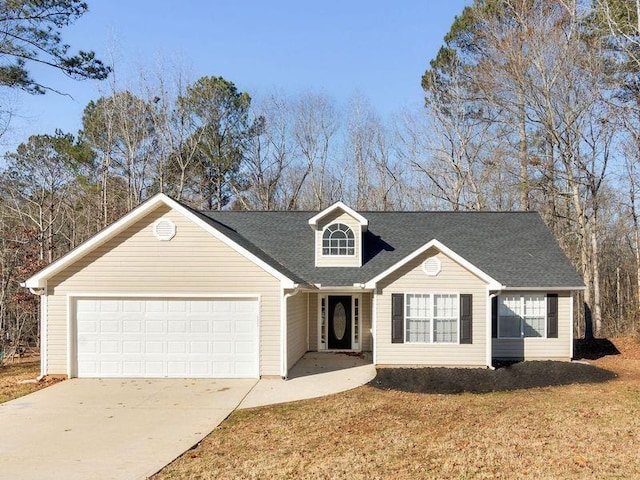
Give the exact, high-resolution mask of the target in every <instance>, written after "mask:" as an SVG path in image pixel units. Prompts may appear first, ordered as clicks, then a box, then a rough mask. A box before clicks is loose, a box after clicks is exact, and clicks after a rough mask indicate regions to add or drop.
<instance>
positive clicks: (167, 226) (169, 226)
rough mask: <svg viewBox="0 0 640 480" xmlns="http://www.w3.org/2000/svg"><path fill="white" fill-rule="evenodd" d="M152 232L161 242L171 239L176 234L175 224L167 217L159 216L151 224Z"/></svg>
mask: <svg viewBox="0 0 640 480" xmlns="http://www.w3.org/2000/svg"><path fill="white" fill-rule="evenodd" d="M153 234H154V235H155V236H156V238H157V239H158V240H161V241H163V242H166V241H168V240H171V239H172V238H173V237H175V236H176V224H175V223H173V222H172V221H171V220H169V219H168V218H161V219H160V220H158V221H157V222H156V223H155V224H154V225H153Z"/></svg>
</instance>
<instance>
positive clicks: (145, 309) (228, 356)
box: [76, 299, 258, 378]
mask: <svg viewBox="0 0 640 480" xmlns="http://www.w3.org/2000/svg"><path fill="white" fill-rule="evenodd" d="M103 305H104V308H103ZM257 312H258V302H257V301H256V300H244V299H243V300H238V299H229V300H227V299H223V300H217V299H216V300H205V299H202V300H190V299H158V300H155V299H153V300H145V299H121V300H120V299H119V300H116V299H106V300H105V299H79V300H78V301H77V302H76V319H77V322H76V323H77V355H78V362H77V373H78V376H80V377H186V378H188V377H228V378H229V377H257V376H258V313H257Z"/></svg>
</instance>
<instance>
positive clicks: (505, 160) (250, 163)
mask: <svg viewBox="0 0 640 480" xmlns="http://www.w3.org/2000/svg"><path fill="white" fill-rule="evenodd" d="M639 10H640V0H597V1H594V2H591V1H586V0H484V1H480V0H477V1H476V2H474V4H473V5H472V6H470V7H467V8H466V9H465V10H464V11H463V12H461V14H460V16H459V17H458V18H457V19H456V21H455V22H454V24H453V25H452V26H451V31H450V32H449V34H447V36H446V38H445V41H444V44H443V47H442V49H441V50H440V52H439V53H438V55H437V57H436V58H434V59H433V60H432V61H431V64H430V66H429V68H428V69H427V70H426V72H425V75H424V76H423V78H422V86H423V88H424V92H425V105H424V108H421V109H418V110H416V111H404V112H402V113H400V114H398V115H396V116H395V117H393V118H387V119H385V118H381V117H380V115H379V114H378V112H376V111H375V109H374V108H373V107H372V105H371V104H370V102H369V101H368V99H367V98H365V97H364V96H362V95H354V96H353V97H352V98H351V99H350V100H349V102H347V103H346V104H345V105H340V104H338V103H337V102H336V101H334V100H333V99H332V98H330V97H328V96H327V95H324V94H321V93H317V92H307V93H304V94H301V95H286V94H282V93H279V92H274V93H272V94H269V95H262V96H260V97H257V98H251V96H250V95H249V94H248V93H247V92H240V91H238V90H237V89H236V87H235V85H234V84H233V83H232V82H230V81H229V80H225V79H224V78H222V77H213V76H212V77H204V78H201V79H197V80H194V79H190V78H189V77H188V75H186V74H185V73H184V72H183V71H182V70H181V69H179V68H173V69H171V68H169V69H164V70H162V71H160V72H153V74H148V73H141V74H140V76H139V79H138V80H136V81H135V82H131V84H129V85H127V86H124V85H119V84H118V83H117V82H116V81H115V80H113V81H112V83H111V86H110V88H109V90H108V91H106V92H104V94H103V95H102V97H101V98H99V99H98V100H96V101H93V102H91V103H90V104H89V105H87V107H86V109H85V111H84V116H83V119H82V120H83V128H82V131H81V132H80V133H79V135H78V136H73V135H69V134H66V133H64V132H55V133H53V134H49V135H44V134H43V135H36V136H33V137H31V138H30V139H28V141H26V142H25V143H24V144H22V145H20V147H19V148H18V149H17V150H16V151H15V152H12V153H10V154H8V155H7V157H6V159H5V166H4V167H3V169H2V171H1V172H0V332H2V342H4V343H3V345H0V350H3V349H4V350H6V349H7V348H8V347H7V345H16V344H17V343H20V342H26V341H27V340H34V341H35V340H36V339H37V318H38V314H37V307H36V301H35V300H34V298H33V297H31V296H30V295H29V294H28V293H27V292H24V291H22V290H21V289H20V288H18V284H19V282H20V281H22V280H24V278H25V277H27V276H29V275H30V274H32V273H33V272H34V271H35V270H37V269H39V268H41V267H42V266H44V265H46V264H47V263H49V262H51V261H53V260H55V259H56V258H58V257H60V256H61V255H62V254H64V253H65V252H67V251H68V250H69V249H71V248H73V247H75V246H76V245H78V244H79V243H80V242H82V241H83V240H85V239H87V238H88V237H90V236H91V235H93V234H95V233H96V232H97V231H98V230H99V229H101V228H103V227H104V226H105V225H108V224H109V223H111V222H113V221H114V220H115V219H116V218H118V217H119V216H120V215H122V214H123V213H125V212H126V211H128V210H130V209H131V208H133V207H135V206H136V205H137V204H139V203H140V202H142V201H144V200H145V199H147V198H149V197H150V196H151V195H153V194H155V193H157V192H165V193H167V194H169V195H172V196H174V197H176V198H178V199H180V200H181V201H183V202H186V203H188V204H191V205H193V206H194V207H196V208H227V209H247V210H248V209H252V210H282V209H285V210H286V209H289V210H294V209H313V210H317V209H321V208H323V207H326V206H327V205H329V204H331V203H332V202H334V201H336V200H343V201H345V202H347V203H348V204H350V205H352V206H353V207H355V208H357V209H358V210H394V209H396V210H416V209H440V210H461V211H463V210H518V209H521V210H537V211H539V212H540V214H541V215H542V217H543V219H544V220H545V222H546V223H547V225H548V226H549V227H550V228H551V230H552V231H553V233H554V234H555V236H556V238H557V239H558V242H559V243H560V245H561V247H562V248H563V249H564V250H565V252H566V253H567V255H568V256H569V258H570V259H571V261H572V262H573V263H574V265H575V266H576V268H577V269H578V271H579V272H581V273H582V275H583V278H584V281H585V284H586V285H587V289H586V291H585V292H584V294H582V295H581V298H579V299H578V300H577V302H576V312H579V315H577V316H576V328H577V332H578V334H579V335H589V334H591V333H594V334H596V335H613V334H622V333H637V332H638V326H639V325H640V323H639V320H638V315H639V313H640V312H639V310H640V203H639V200H640V198H639V197H638V195H639V193H640V166H639V165H640V133H638V132H640V81H638V78H639V74H640V26H639V24H638V11H639ZM427 61H428V59H425V66H426V64H427ZM417 81H419V79H416V82H417ZM496 235H500V232H496Z"/></svg>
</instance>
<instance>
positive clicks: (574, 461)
mask: <svg viewBox="0 0 640 480" xmlns="http://www.w3.org/2000/svg"><path fill="white" fill-rule="evenodd" d="M621 347H622V345H621ZM627 347H628V348H627ZM619 349H620V351H621V352H622V354H621V355H616V356H614V357H604V358H602V359H600V360H596V361H593V362H592V363H594V364H595V365H598V366H601V367H603V368H606V369H609V370H613V371H615V372H616V373H618V374H619V377H618V378H616V379H614V380H612V381H609V382H606V383H597V384H576V385H566V386H554V387H544V388H532V389H527V390H515V391H510V392H493V393H486V394H471V393H464V394H459V395H441V394H424V393H410V392H403V391H398V390H380V389H376V388H372V387H369V386H365V387H361V388H359V389H356V390H353V391H351V392H346V393H343V394H338V395H333V396H330V397H325V398H320V399H316V400H309V401H304V402H297V403H292V404H288V405H282V406H273V407H264V408H257V409H253V410H248V411H247V410H245V411H237V412H234V413H233V414H232V415H231V417H230V418H229V419H228V420H227V421H225V422H223V424H222V425H221V426H220V427H218V428H217V429H216V430H215V431H214V432H213V433H212V434H211V435H209V436H208V437H207V438H206V439H205V440H203V441H202V443H201V444H200V445H199V446H197V447H196V448H194V449H192V450H190V451H189V452H187V453H186V454H184V455H183V456H182V457H180V458H179V459H177V460H176V461H175V462H173V463H172V464H170V465H169V466H167V467H165V468H164V469H163V470H162V471H161V472H159V473H158V474H157V475H156V476H155V477H153V478H154V479H155V480H160V479H168V478H171V479H174V478H175V479H180V478H189V479H191V478H202V479H209V478H211V479H214V478H225V479H228V478H291V479H293V478H327V479H328V478H362V479H364V478H367V479H368V478H395V479H404V478H425V477H427V478H444V477H446V478H518V477H520V478H521V477H525V478H602V477H606V478H616V477H617V478H638V477H640V458H639V456H638V450H637V446H638V445H640V360H636V359H635V358H633V357H635V352H636V346H635V345H634V344H629V345H628V346H627V345H624V348H620V347H619ZM625 349H626V350H628V351H629V352H633V354H631V355H630V356H631V357H632V358H629V359H627V358H625V357H624V351H625ZM637 350H638V351H640V347H639V348H637Z"/></svg>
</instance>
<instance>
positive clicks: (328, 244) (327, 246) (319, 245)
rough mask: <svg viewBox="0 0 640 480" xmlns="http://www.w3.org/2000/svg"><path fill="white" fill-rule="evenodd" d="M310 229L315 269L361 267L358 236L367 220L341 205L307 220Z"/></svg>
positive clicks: (365, 229)
mask: <svg viewBox="0 0 640 480" xmlns="http://www.w3.org/2000/svg"><path fill="white" fill-rule="evenodd" d="M309 225H310V226H311V228H313V230H314V233H315V234H314V238H315V252H316V267H360V266H362V236H363V234H364V232H366V231H367V228H368V226H369V221H368V220H367V219H366V218H364V217H363V216H362V215H360V214H359V213H358V212H356V211H355V210H353V209H352V208H349V207H348V206H346V205H345V204H344V203H342V202H336V203H334V204H333V205H331V206H330V207H328V208H325V209H324V210H322V211H321V212H320V213H318V214H317V215H315V216H314V217H312V218H310V219H309Z"/></svg>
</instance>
